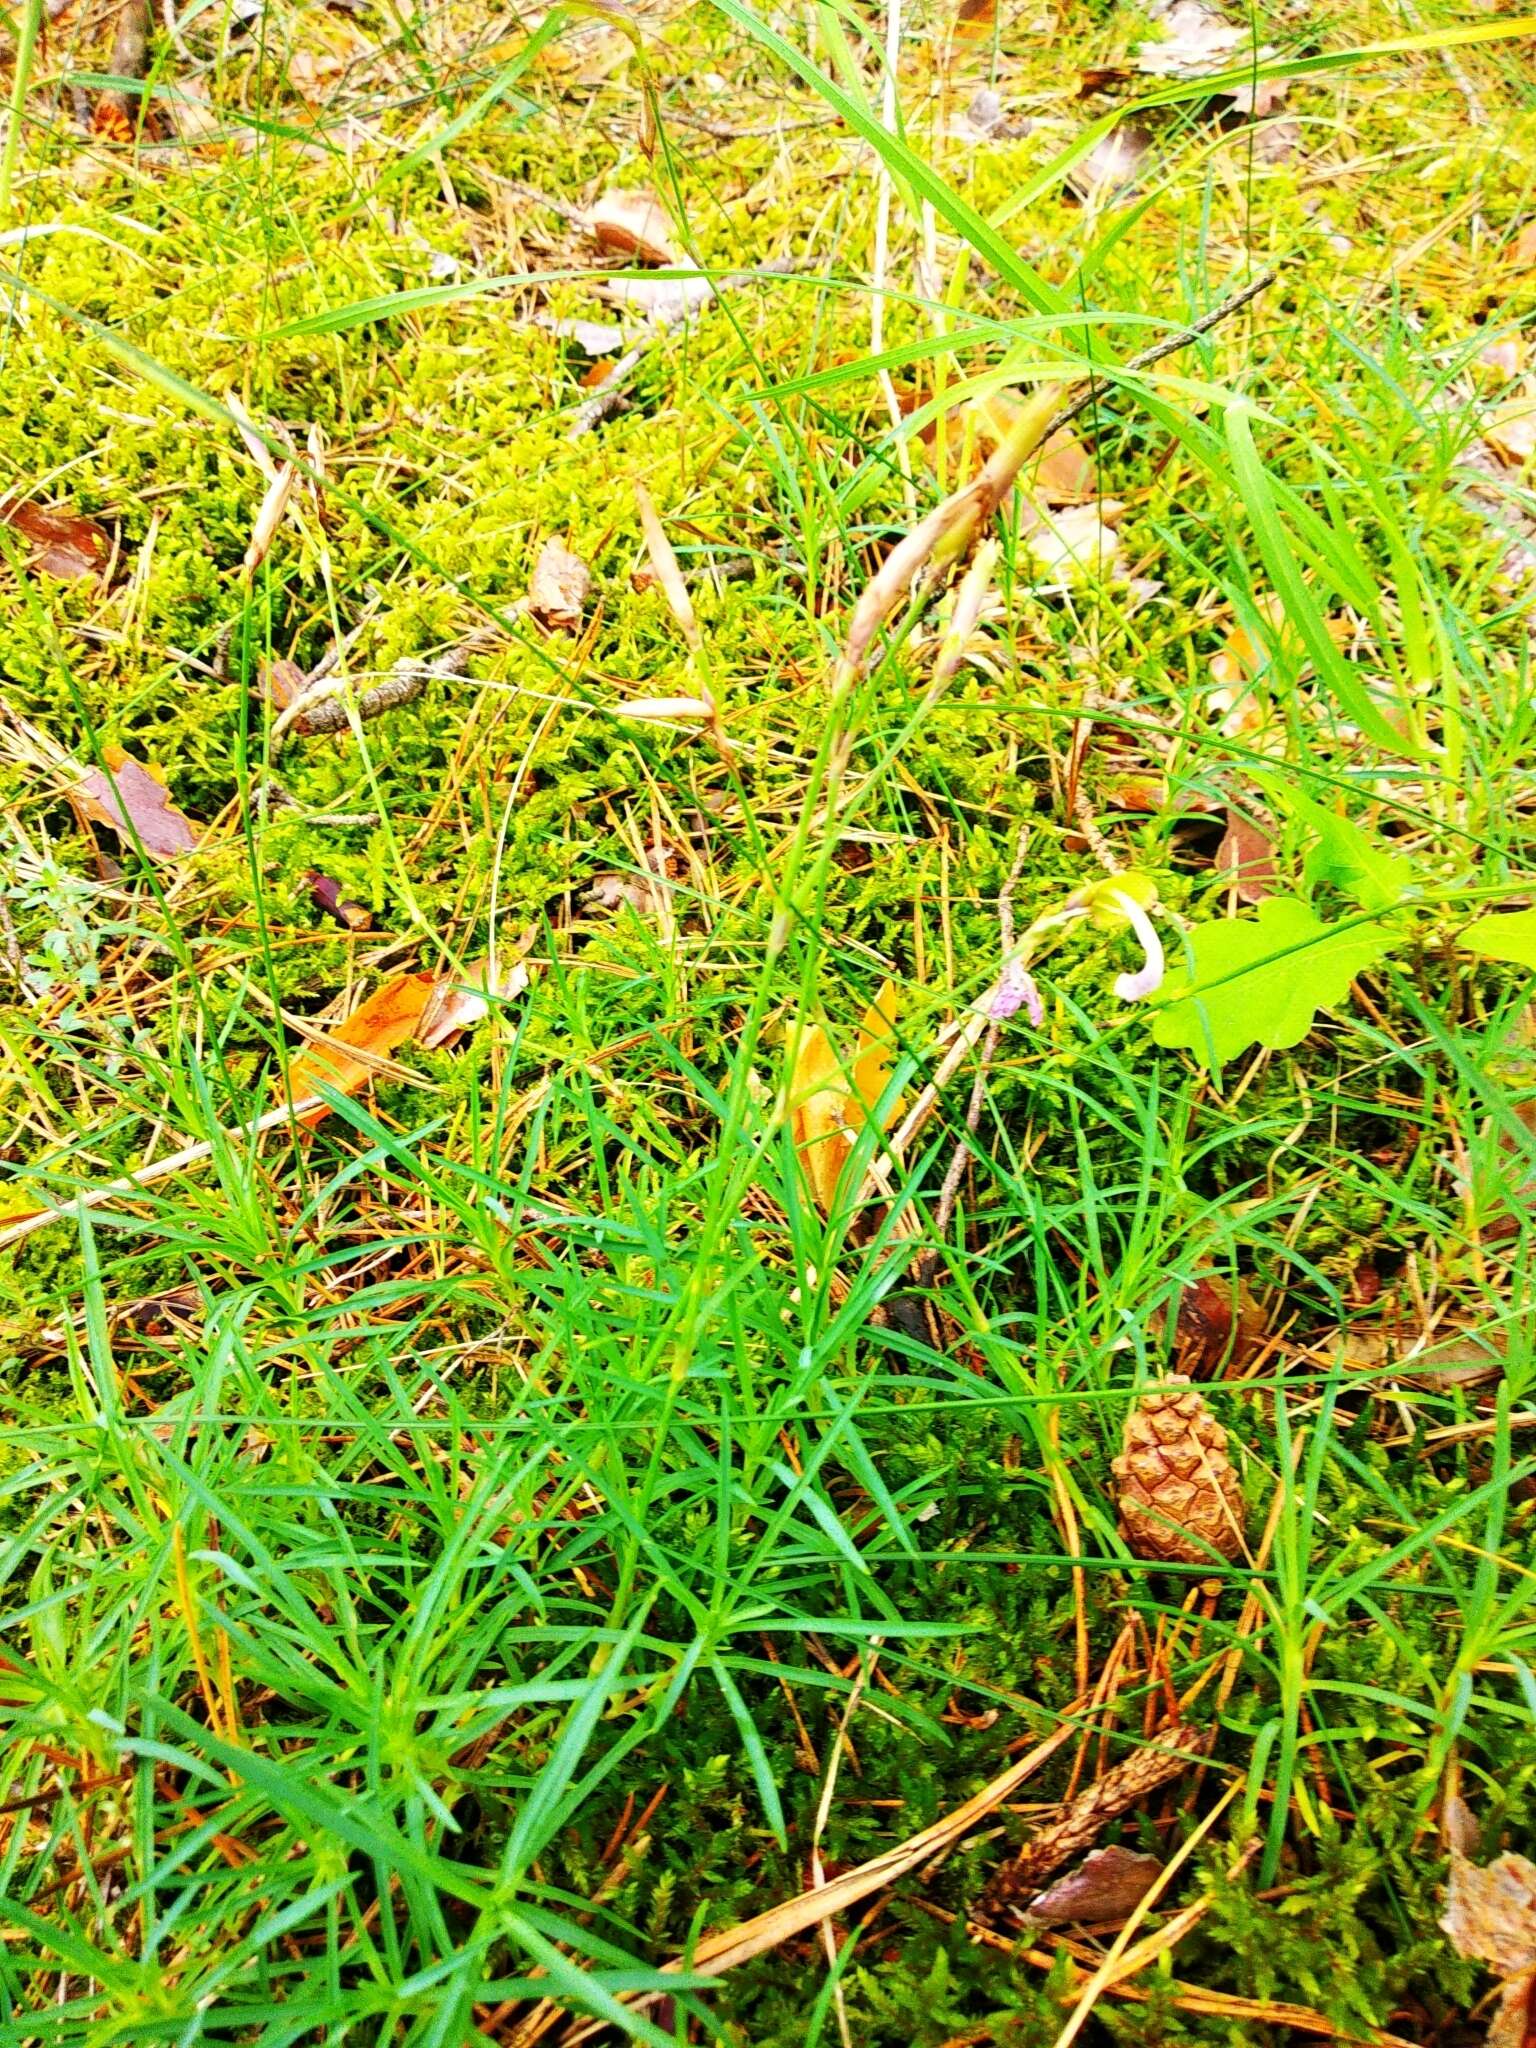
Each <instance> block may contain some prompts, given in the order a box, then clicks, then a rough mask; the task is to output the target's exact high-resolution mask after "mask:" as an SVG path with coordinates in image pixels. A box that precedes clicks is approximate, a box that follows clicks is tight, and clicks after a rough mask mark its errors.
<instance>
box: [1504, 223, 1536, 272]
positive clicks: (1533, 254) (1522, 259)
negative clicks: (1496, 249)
mask: <svg viewBox="0 0 1536 2048" xmlns="http://www.w3.org/2000/svg"><path fill="white" fill-rule="evenodd" d="M1509 261H1510V262H1511V263H1517V264H1519V265H1520V267H1521V268H1522V269H1529V268H1530V267H1531V266H1532V265H1533V264H1536V220H1528V221H1527V222H1526V223H1525V225H1524V227H1523V228H1521V230H1520V232H1519V234H1518V235H1516V237H1515V241H1514V247H1513V248H1512V249H1511V250H1510V252H1509Z"/></svg>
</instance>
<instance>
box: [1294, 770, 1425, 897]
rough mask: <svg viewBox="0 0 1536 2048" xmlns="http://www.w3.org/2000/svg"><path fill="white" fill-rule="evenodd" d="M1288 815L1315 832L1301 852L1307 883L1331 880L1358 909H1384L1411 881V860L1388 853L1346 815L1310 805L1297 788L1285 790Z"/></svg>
mask: <svg viewBox="0 0 1536 2048" xmlns="http://www.w3.org/2000/svg"><path fill="white" fill-rule="evenodd" d="M1285 802H1286V803H1287V804H1288V805H1289V807H1290V809H1291V812H1292V814H1293V815H1294V816H1295V817H1297V818H1299V819H1300V820H1301V822H1302V823H1303V824H1304V825H1306V826H1308V827H1309V829H1310V830H1311V831H1313V832H1315V833H1316V835H1317V837H1316V839H1315V841H1314V843H1313V844H1312V846H1310V847H1309V848H1308V850H1307V860H1306V869H1305V873H1306V878H1307V880H1308V881H1309V882H1332V884H1333V886H1334V887H1335V888H1336V889H1342V890H1343V892H1344V894H1345V895H1346V896H1352V897H1353V898H1354V900H1355V901H1356V903H1358V904H1359V905H1360V908H1361V909H1362V910H1390V909H1391V908H1392V906H1393V904H1394V903H1400V902H1401V901H1402V899H1403V897H1404V896H1405V895H1406V894H1407V892H1408V891H1409V890H1410V889H1411V888H1412V887H1413V885H1414V881H1415V879H1416V877H1415V875H1414V871H1413V864H1412V862H1411V861H1407V860H1405V859H1404V858H1403V856H1402V855H1401V854H1400V853H1388V851H1387V849H1386V848H1385V847H1384V846H1383V845H1382V843H1381V841H1380V840H1379V839H1373V838H1372V837H1371V835H1370V833H1369V832H1362V831H1361V829H1360V827H1359V826H1358V825H1355V824H1352V823H1351V822H1350V820H1349V819H1348V818H1341V817H1340V816H1339V814H1338V812H1337V811H1330V810H1327V809H1325V808H1324V806H1323V805H1322V804H1317V803H1314V802H1313V801H1312V799H1311V797H1309V796H1303V795H1302V794H1301V792H1300V790H1291V791H1289V792H1287V794H1286V797H1285Z"/></svg>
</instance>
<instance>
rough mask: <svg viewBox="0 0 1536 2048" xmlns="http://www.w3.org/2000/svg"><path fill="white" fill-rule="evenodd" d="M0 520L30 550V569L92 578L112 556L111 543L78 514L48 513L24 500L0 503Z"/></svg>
mask: <svg viewBox="0 0 1536 2048" xmlns="http://www.w3.org/2000/svg"><path fill="white" fill-rule="evenodd" d="M0 521H3V522H4V523H5V525H7V526H8V527H10V529H11V531H12V532H13V533H19V534H20V535H21V537H22V539H23V540H24V541H26V542H27V543H28V545H29V546H30V547H31V549H32V567H33V568H34V569H42V570H44V571H45V572H46V573H47V574H48V575H50V576H57V577H59V578H60V579H61V580H62V581H66V582H67V581H69V580H71V579H73V578H74V577H77V576H94V575H95V573H96V571H97V570H98V569H100V568H102V567H104V566H105V564H106V562H107V560H108V558H109V557H110V555H111V553H112V542H111V540H110V538H109V537H108V535H107V534H106V532H105V531H104V529H103V528H101V527H99V526H98V525H97V524H96V522H95V520H94V519H86V518H83V517H82V516H81V514H80V513H78V512H58V511H54V512H50V511H47V510H45V509H44V507H43V506H41V505H34V504H31V503H30V502H29V501H27V500H25V499H9V500H7V501H6V502H5V503H4V504H0Z"/></svg>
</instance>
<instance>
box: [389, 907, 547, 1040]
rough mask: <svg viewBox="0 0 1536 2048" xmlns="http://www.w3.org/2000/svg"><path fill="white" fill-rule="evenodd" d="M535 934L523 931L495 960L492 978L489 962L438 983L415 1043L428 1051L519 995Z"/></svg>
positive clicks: (476, 965) (423, 1012)
mask: <svg viewBox="0 0 1536 2048" xmlns="http://www.w3.org/2000/svg"><path fill="white" fill-rule="evenodd" d="M534 938H535V933H534V932H533V931H532V930H529V931H525V932H524V933H523V935H522V937H521V938H520V939H519V940H518V941H517V943H516V945H515V946H513V947H512V948H511V949H510V950H509V951H507V952H504V953H503V954H502V955H501V956H500V958H499V959H498V961H497V964H496V972H495V974H494V976H493V975H492V973H491V963H490V961H489V960H480V961H477V962H476V963H475V965H474V966H473V967H467V968H466V969H465V970H464V972H463V974H462V975H457V974H454V975H449V976H448V977H447V978H446V979H444V980H442V981H439V983H438V985H437V988H436V990H435V991H434V992H433V995H432V997H431V1000H430V1001H429V1002H428V1004H427V1006H426V1008H425V1009H424V1010H423V1011H422V1013H421V1022H420V1023H419V1024H418V1026H417V1027H416V1043H417V1044H418V1045H423V1046H426V1047H427V1048H428V1050H429V1051H430V1049H431V1048H432V1047H433V1046H436V1045H444V1044H446V1043H447V1041H448V1040H449V1039H450V1038H455V1037H457V1036H458V1034H459V1033H460V1032H461V1031H468V1030H469V1029H470V1028H471V1027H472V1026H473V1025H475V1024H478V1023H479V1022H480V1021H481V1019H482V1018H483V1017H486V1016H488V1015H489V1014H490V1010H491V1005H492V1004H493V1003H497V1002H506V1001H508V1000H509V999H510V998H511V997H513V996H517V995H521V994H522V992H523V990H524V989H525V988H526V987H527V986H528V968H527V964H526V963H527V955H528V951H529V948H530V947H531V946H532V945H533V941H534Z"/></svg>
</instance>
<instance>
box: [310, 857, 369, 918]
mask: <svg viewBox="0 0 1536 2048" xmlns="http://www.w3.org/2000/svg"><path fill="white" fill-rule="evenodd" d="M304 879H305V881H306V882H307V883H308V884H309V894H310V900H311V901H312V902H313V903H314V905H315V907H316V909H317V910H323V911H324V912H325V914H326V916H327V917H334V918H335V920H336V922H337V923H338V924H344V925H345V926H346V928H347V930H348V931H349V932H366V931H368V930H370V929H371V927H372V925H373V912H372V911H371V910H370V909H369V908H368V906H367V904H366V903H351V902H348V901H347V899H346V898H345V897H344V896H343V895H342V893H341V884H340V882H338V881H336V880H335V879H334V878H333V877H332V876H330V875H323V874H321V872H320V870H319V869H318V868H306V869H305V870H304Z"/></svg>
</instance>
